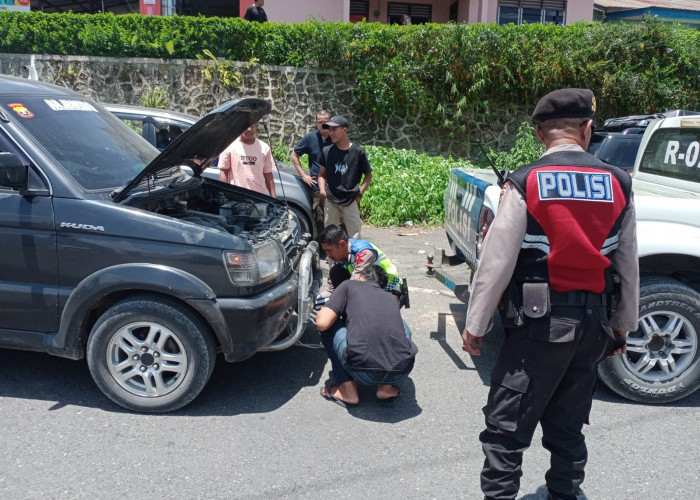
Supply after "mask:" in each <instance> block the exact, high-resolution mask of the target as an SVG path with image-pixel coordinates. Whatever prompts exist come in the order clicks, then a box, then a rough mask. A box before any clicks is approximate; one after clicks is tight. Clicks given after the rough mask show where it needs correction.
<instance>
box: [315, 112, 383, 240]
mask: <svg viewBox="0 0 700 500" xmlns="http://www.w3.org/2000/svg"><path fill="white" fill-rule="evenodd" d="M348 126H349V124H348V120H347V119H346V118H345V117H344V116H334V117H333V118H331V121H329V122H327V123H325V124H324V125H323V128H327V129H329V130H330V137H331V140H332V141H333V144H332V145H331V146H326V147H324V148H323V151H322V152H321V158H320V164H321V169H320V172H319V176H318V187H319V190H320V192H321V199H323V200H324V219H323V222H324V224H325V225H326V226H328V225H330V224H337V225H340V224H341V223H342V224H344V225H345V229H346V231H347V233H348V236H350V237H351V238H354V239H360V229H361V227H362V221H361V219H360V205H359V203H360V198H362V195H363V194H364V192H365V191H367V188H368V187H369V184H370V182H372V167H371V166H370V164H369V161H368V160H367V154H366V153H365V150H364V149H362V148H361V147H360V146H358V145H356V144H353V143H352V142H350V141H349V140H348ZM363 176H364V177H363ZM360 182H362V184H361V185H360Z"/></svg>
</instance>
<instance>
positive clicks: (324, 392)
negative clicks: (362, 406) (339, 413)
mask: <svg viewBox="0 0 700 500" xmlns="http://www.w3.org/2000/svg"><path fill="white" fill-rule="evenodd" d="M332 392H333V391H332V387H331V386H330V385H324V386H323V387H321V397H322V398H323V399H325V400H326V401H331V402H333V403H335V404H337V405H338V406H342V407H343V408H347V406H346V405H345V401H343V400H342V399H338V398H335V397H333V394H332Z"/></svg>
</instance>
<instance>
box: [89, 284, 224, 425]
mask: <svg viewBox="0 0 700 500" xmlns="http://www.w3.org/2000/svg"><path fill="white" fill-rule="evenodd" d="M214 359H215V349H214V343H213V341H212V338H211V335H210V334H209V332H208V331H207V328H206V327H205V326H204V325H203V324H202V322H201V321H200V320H199V319H198V318H197V317H195V316H194V315H193V314H192V313H191V312H189V311H188V310H187V309H184V308H183V307H179V306H178V305H177V304H175V303H173V302H170V301H168V300H165V299H161V298H159V297H146V296H142V297H138V298H131V299H127V300H123V301H121V302H119V303H117V304H116V305H114V306H113V307H111V308H110V309H108V310H107V311H106V312H105V313H104V314H103V315H102V316H101V317H100V318H99V320H98V321H97V323H95V326H94V327H93V329H92V332H91V333H90V337H89V339H88V344H87V361H88V366H89V368H90V373H91V374H92V377H93V379H94V380H95V383H96V384H97V386H98V387H99V388H100V389H101V390H102V392H104V393H105V395H106V396H107V397H108V398H109V399H111V400H112V401H114V402H115V403H117V404H118V405H121V406H123V407H124V408H128V409H130V410H136V411H146V412H167V411H172V410H176V409H177V408H181V407H183V406H185V405H186V404H187V403H189V402H190V401H192V400H193V399H194V398H195V397H196V396H197V395H198V394H199V393H200V392H201V390H202V389H203V388H204V386H205V384H206V383H207V381H208V380H209V377H210V376H211V373H212V370H213V369H214Z"/></svg>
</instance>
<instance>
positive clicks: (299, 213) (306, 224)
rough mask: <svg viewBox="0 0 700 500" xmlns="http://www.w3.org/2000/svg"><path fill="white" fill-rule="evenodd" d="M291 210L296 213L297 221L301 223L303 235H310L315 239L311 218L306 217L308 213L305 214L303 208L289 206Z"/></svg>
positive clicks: (300, 227)
mask: <svg viewBox="0 0 700 500" xmlns="http://www.w3.org/2000/svg"><path fill="white" fill-rule="evenodd" d="M289 209H290V210H291V211H292V212H294V215H296V217H297V220H298V221H299V229H300V230H301V234H304V233H309V234H310V235H311V237H312V238H313V235H314V228H313V225H312V224H311V220H309V218H308V217H307V216H306V213H304V211H303V210H302V209H301V208H299V207H295V206H294V205H289Z"/></svg>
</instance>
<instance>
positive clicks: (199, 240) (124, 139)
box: [0, 76, 320, 412]
mask: <svg viewBox="0 0 700 500" xmlns="http://www.w3.org/2000/svg"><path fill="white" fill-rule="evenodd" d="M269 111H270V104H269V103H267V102H266V101H263V100H260V99H240V100H237V101H232V102H230V103H227V104H225V105H224V106H222V107H220V108H218V109H216V110H214V111H212V112H211V113H209V114H208V115H206V116H205V117H204V118H202V119H201V120H200V121H199V122H197V123H196V124H195V125H194V126H192V127H191V128H190V129H189V130H188V131H187V132H185V133H184V134H182V135H181V136H179V137H178V138H177V139H175V140H174V141H173V142H172V143H171V144H170V145H169V146H168V147H167V148H166V149H165V150H164V151H162V152H159V151H158V150H157V149H156V148H154V147H153V146H152V145H150V144H149V143H148V142H146V141H145V140H144V139H143V138H141V137H140V136H139V135H138V134H136V133H135V132H133V131H132V130H131V129H130V128H129V127H128V126H126V125H125V124H124V123H122V122H121V120H119V119H118V118H116V117H115V116H114V115H112V114H111V113H109V112H108V111H106V110H105V109H103V108H102V107H101V106H99V105H98V104H96V103H94V102H93V101H90V100H89V99H86V98H85V97H84V96H82V95H80V94H77V93H75V92H72V91H69V90H66V89H64V88H61V87H57V86H53V85H48V84H43V83H39V82H32V81H28V80H20V79H16V78H11V77H6V76H0V151H2V153H0V230H1V231H2V235H3V245H2V246H1V247H0V248H1V250H0V253H1V256H2V258H1V259H0V308H1V309H2V314H1V315H0V347H8V348H16V349H26V350H35V351H44V352H47V353H49V354H54V355H57V356H63V357H67V358H73V359H80V358H83V357H87V362H88V366H89V368H90V372H91V373H92V376H93V378H94V379H95V382H96V383H97V385H98V386H99V387H100V389H101V390H102V391H103V392H104V393H105V394H106V395H107V396H108V397H109V398H111V399H112V400H113V401H115V402H116V403H118V404H120V405H122V406H124V407H125V408H129V409H133V410H139V411H151V412H164V411H170V410H174V409H176V408H180V407H182V406H184V405H186V404H187V403H189V402H190V401H191V400H192V399H194V398H195V397H196V396H197V394H199V392H200V391H201V390H202V388H203V387H204V385H205V384H206V382H207V380H208V379H209V376H210V375H211V372H212V370H213V366H214V358H215V354H216V352H217V351H221V352H223V354H224V357H225V359H226V360H227V361H238V360H244V359H246V358H249V357H251V356H252V355H253V354H255V353H256V352H258V351H260V350H279V349H284V348H287V347H289V346H291V345H293V344H294V343H296V340H297V339H298V338H299V336H300V335H301V333H302V331H303V328H304V326H305V324H306V321H307V319H308V317H309V314H310V310H311V301H312V298H313V297H314V296H315V294H316V290H317V288H318V283H319V280H320V272H319V271H318V255H317V244H316V243H315V242H307V241H305V240H304V239H303V238H302V236H301V233H300V231H299V227H298V225H297V223H296V222H295V221H296V218H295V217H294V216H292V215H291V213H290V211H289V208H288V207H287V205H286V204H285V203H283V202H280V201H278V200H276V199H273V198H271V197H269V196H265V195H262V194H258V193H254V192H252V191H249V190H245V189H241V188H237V187H235V186H231V185H228V184H225V183H221V182H219V181H216V180H211V179H206V178H202V177H201V176H200V175H199V174H200V173H201V172H202V171H203V170H204V169H206V168H207V167H208V166H209V165H210V164H211V162H212V161H213V160H214V158H216V157H217V156H218V155H219V153H221V151H223V150H224V148H225V147H226V146H227V145H228V144H229V143H230V142H231V141H232V140H233V139H234V138H235V137H236V136H238V135H239V134H240V133H241V132H242V131H243V130H244V129H245V128H247V127H248V126H249V125H250V124H251V123H254V122H257V121H258V120H259V119H260V118H261V117H262V116H264V115H265V114H267V113H269ZM183 167H187V168H183ZM191 172H194V174H193V175H192V174H191Z"/></svg>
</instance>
